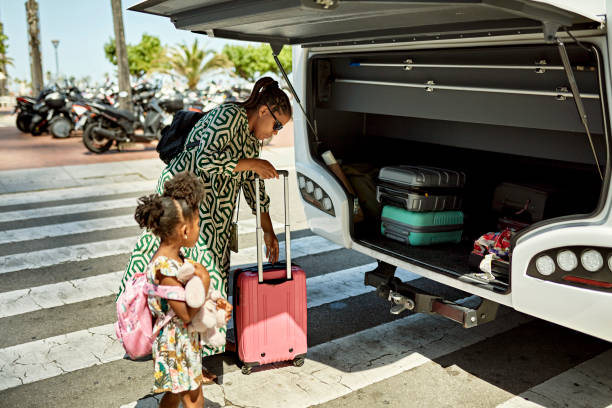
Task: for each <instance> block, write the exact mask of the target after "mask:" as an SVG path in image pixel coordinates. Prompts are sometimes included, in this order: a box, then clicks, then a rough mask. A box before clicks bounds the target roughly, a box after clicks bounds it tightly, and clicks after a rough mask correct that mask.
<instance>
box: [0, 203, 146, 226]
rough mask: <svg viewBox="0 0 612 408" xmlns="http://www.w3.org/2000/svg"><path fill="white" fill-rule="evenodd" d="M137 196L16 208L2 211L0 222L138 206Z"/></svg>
mask: <svg viewBox="0 0 612 408" xmlns="http://www.w3.org/2000/svg"><path fill="white" fill-rule="evenodd" d="M136 202H137V198H136V197H134V198H122V199H118V200H107V201H96V202H94V203H85V204H68V205H59V206H55V207H41V208H33V209H31V210H16V211H6V212H3V213H0V222H9V221H21V220H28V219H33V218H42V217H53V216H56V215H65V214H82V213H88V212H92V211H104V210H117V209H120V208H130V207H132V208H133V207H136Z"/></svg>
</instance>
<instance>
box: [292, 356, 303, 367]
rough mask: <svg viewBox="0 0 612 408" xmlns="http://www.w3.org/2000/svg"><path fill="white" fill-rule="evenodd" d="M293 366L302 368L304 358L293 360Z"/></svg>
mask: <svg viewBox="0 0 612 408" xmlns="http://www.w3.org/2000/svg"><path fill="white" fill-rule="evenodd" d="M293 365H294V366H296V367H301V366H303V365H304V357H296V358H294V359H293Z"/></svg>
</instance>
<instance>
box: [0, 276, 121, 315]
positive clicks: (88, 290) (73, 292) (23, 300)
mask: <svg viewBox="0 0 612 408" xmlns="http://www.w3.org/2000/svg"><path fill="white" fill-rule="evenodd" d="M122 276H123V271H117V272H111V273H105V274H102V275H96V276H92V277H90V278H83V279H74V280H70V281H66V282H59V283H53V284H51V285H42V286H35V287H32V288H28V289H20V290H14V291H11V292H4V293H0V318H3V317H9V316H16V315H19V314H23V313H29V312H34V311H36V310H42V309H49V308H52V307H57V306H62V305H69V304H72V303H77V302H83V301H86V300H91V299H95V298H98V297H102V296H110V295H113V294H116V293H117V288H118V285H117V282H119V281H120V280H121V277H122Z"/></svg>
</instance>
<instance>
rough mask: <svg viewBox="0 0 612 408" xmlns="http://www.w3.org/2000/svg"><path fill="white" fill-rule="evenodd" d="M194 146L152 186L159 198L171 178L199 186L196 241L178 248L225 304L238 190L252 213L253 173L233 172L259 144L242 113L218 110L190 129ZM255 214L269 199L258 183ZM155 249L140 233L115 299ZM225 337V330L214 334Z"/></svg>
mask: <svg viewBox="0 0 612 408" xmlns="http://www.w3.org/2000/svg"><path fill="white" fill-rule="evenodd" d="M198 140H199V141H200V144H199V145H198V146H197V147H194V148H192V149H190V150H187V151H184V152H182V153H180V154H179V155H178V156H176V157H175V158H174V159H173V160H172V161H171V162H170V163H169V164H168V166H167V167H166V168H165V169H164V170H163V171H162V174H161V176H160V178H159V181H158V183H157V193H158V194H162V193H163V188H164V183H165V182H166V181H168V180H169V179H171V178H172V176H173V175H175V174H177V173H180V172H183V171H191V172H193V173H195V174H196V175H197V176H199V177H200V178H201V180H202V181H203V182H204V187H205V190H206V191H205V194H204V199H203V200H202V203H201V204H200V209H199V212H200V237H199V238H198V242H197V244H196V246H195V247H193V248H184V253H185V256H186V257H187V258H189V259H192V260H194V261H196V262H199V263H201V264H202V265H204V266H205V267H206V269H208V272H209V273H210V282H211V285H212V286H213V287H214V288H215V289H217V290H218V291H220V292H221V293H222V294H223V296H224V297H225V298H227V285H228V282H227V281H228V276H229V266H230V252H229V236H230V227H231V222H232V216H233V213H234V207H235V206H236V197H237V195H238V189H239V186H242V192H243V194H244V197H245V199H246V201H247V202H248V204H249V206H250V207H251V209H252V210H253V213H254V212H255V173H254V172H252V171H242V172H236V173H234V172H233V170H234V168H235V167H236V164H238V160H240V159H242V158H256V157H259V149H260V144H259V142H258V140H257V139H256V138H255V136H254V135H252V134H251V133H250V132H249V126H248V122H247V115H246V111H245V109H244V108H242V107H240V106H237V105H231V104H225V105H221V106H219V107H217V108H215V109H213V110H211V111H210V112H209V113H207V114H206V115H205V116H204V117H203V118H202V119H200V120H199V121H198V123H196V125H195V126H194V128H193V129H192V130H191V132H190V133H189V136H188V137H187V141H186V144H189V143H191V142H194V141H198ZM259 189H260V190H259V191H260V197H261V202H260V207H261V212H262V213H263V212H268V208H269V206H270V198H269V197H268V196H267V194H266V192H265V189H264V183H263V181H262V180H260V182H259ZM158 248H159V238H157V237H156V236H155V235H153V233H151V232H148V231H146V232H144V233H143V234H142V235H141V236H140V237H139V238H138V243H137V244H136V248H134V251H133V252H132V256H131V258H130V261H129V263H128V266H127V269H126V271H125V273H124V274H123V278H122V279H121V286H120V288H119V293H121V291H122V290H123V288H124V285H125V282H126V281H127V279H129V278H130V277H131V276H132V275H134V273H136V272H141V271H144V270H145V268H146V266H147V265H148V263H149V262H150V261H151V259H152V258H153V255H154V254H155V252H156V251H157V249H158ZM220 331H221V332H223V334H225V331H226V329H225V328H222V329H220ZM224 351H225V347H219V348H212V347H208V346H207V345H203V347H202V355H203V356H209V355H213V354H217V353H222V352H224Z"/></svg>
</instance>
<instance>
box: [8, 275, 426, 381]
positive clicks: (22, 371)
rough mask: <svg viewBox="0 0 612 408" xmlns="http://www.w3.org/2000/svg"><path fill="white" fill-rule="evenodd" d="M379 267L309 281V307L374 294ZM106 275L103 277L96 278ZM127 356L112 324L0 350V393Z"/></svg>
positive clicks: (107, 285)
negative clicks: (370, 281) (366, 277)
mask: <svg viewBox="0 0 612 408" xmlns="http://www.w3.org/2000/svg"><path fill="white" fill-rule="evenodd" d="M376 265H377V264H376V263H371V264H366V265H362V266H359V267H355V268H350V269H345V270H341V271H337V272H334V273H330V274H327V275H322V276H316V277H313V278H308V280H307V284H306V285H307V288H308V307H309V308H312V307H316V306H320V305H322V304H326V303H331V302H335V301H338V300H342V299H346V298H349V297H352V296H357V295H361V294H363V293H366V292H369V291H372V290H373V289H372V288H370V287H366V286H364V285H363V278H362V277H363V273H364V272H365V271H368V270H372V269H373V268H375V267H376ZM115 274H116V275H115V276H114V277H113V278H114V279H112V280H108V281H107V282H106V283H103V285H105V290H112V293H115V290H116V289H117V284H118V281H119V279H120V275H118V272H115ZM106 276H107V275H100V276H98V277H96V278H102V277H106ZM396 276H397V277H398V278H400V279H403V280H411V279H416V278H419V276H418V275H415V274H412V273H410V272H407V271H398V273H397V274H396ZM97 282H100V283H102V280H101V279H98V281H91V280H90V281H89V282H88V283H89V284H82V282H81V285H80V289H79V290H87V289H88V288H89V287H92V286H95V284H96V283H97ZM111 283H112V285H111ZM63 284H66V282H63ZM49 286H51V285H49ZM111 287H112V289H111ZM75 290H76V289H75ZM71 296H77V292H75V291H71ZM45 301H46V302H49V303H48V305H52V304H53V303H52V302H57V301H58V297H53V296H48V297H47V298H46V299H45ZM59 301H61V300H59ZM48 307H52V306H48ZM109 340H111V341H109ZM124 354H125V352H124V350H123V347H122V346H121V345H120V344H119V342H118V341H117V340H116V339H115V334H114V328H113V325H112V324H106V325H103V326H98V327H93V328H90V329H87V330H80V331H77V332H72V333H68V334H64V335H61V336H55V337H51V338H47V339H42V340H37V341H33V342H29V343H23V344H19V345H16V346H11V347H7V348H4V349H0V390H3V389H7V388H12V387H14V386H16V385H21V384H27V383H29V382H33V381H38V380H42V379H45V378H50V377H53V376H55V375H59V374H60V373H63V372H70V371H74V370H78V369H81V368H87V367H91V366H93V365H98V364H101V363H105V362H110V361H115V360H119V359H121V358H123V356H124Z"/></svg>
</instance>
